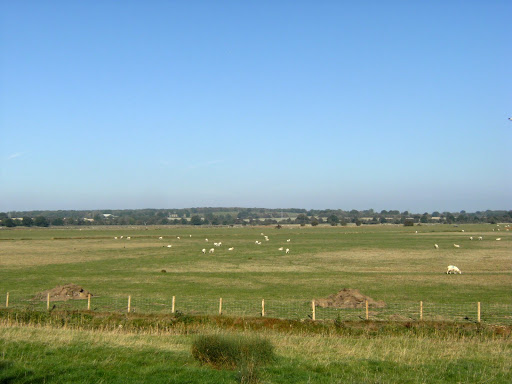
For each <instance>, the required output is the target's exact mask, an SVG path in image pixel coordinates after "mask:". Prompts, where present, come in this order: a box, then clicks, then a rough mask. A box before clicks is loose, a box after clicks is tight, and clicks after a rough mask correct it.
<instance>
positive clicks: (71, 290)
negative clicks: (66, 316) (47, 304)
mask: <svg viewBox="0 0 512 384" xmlns="http://www.w3.org/2000/svg"><path fill="white" fill-rule="evenodd" d="M48 294H50V300H51V301H63V300H80V299H87V297H88V296H89V295H91V296H93V295H92V294H91V293H90V292H88V291H86V290H85V289H83V288H82V287H81V286H79V285H76V284H66V285H60V286H58V287H55V288H53V289H49V290H47V291H44V292H40V293H38V294H37V295H35V296H34V300H46V299H47V297H48Z"/></svg>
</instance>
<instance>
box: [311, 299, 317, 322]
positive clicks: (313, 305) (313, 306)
mask: <svg viewBox="0 0 512 384" xmlns="http://www.w3.org/2000/svg"><path fill="white" fill-rule="evenodd" d="M311 309H312V312H313V313H312V319H313V321H315V320H316V313H315V311H316V309H315V300H313V301H311Z"/></svg>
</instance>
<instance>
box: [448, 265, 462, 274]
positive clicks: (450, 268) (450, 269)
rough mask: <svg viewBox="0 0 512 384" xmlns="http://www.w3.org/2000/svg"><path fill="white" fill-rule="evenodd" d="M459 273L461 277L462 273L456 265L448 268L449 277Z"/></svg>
mask: <svg viewBox="0 0 512 384" xmlns="http://www.w3.org/2000/svg"><path fill="white" fill-rule="evenodd" d="M457 273H458V274H459V275H462V272H461V271H460V269H459V268H457V267H456V266H455V265H449V266H448V269H447V270H446V274H447V275H451V274H454V275H456V274H457Z"/></svg>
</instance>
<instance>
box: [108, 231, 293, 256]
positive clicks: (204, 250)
mask: <svg viewBox="0 0 512 384" xmlns="http://www.w3.org/2000/svg"><path fill="white" fill-rule="evenodd" d="M261 235H262V236H263V237H264V239H265V241H270V239H269V238H268V236H267V235H265V234H263V233H262V234H261ZM189 236H190V237H192V235H189ZM123 238H125V239H126V240H130V239H131V237H130V236H127V237H124V236H119V237H118V236H115V237H114V239H115V240H118V239H123ZM163 239H164V238H163V237H162V236H160V237H159V238H158V240H163ZM176 239H177V240H180V239H181V238H180V237H179V236H176ZM204 240H205V241H206V242H208V238H206V239H204ZM290 241H291V239H287V240H286V242H288V243H289V242H290ZM254 243H255V244H256V245H261V241H258V240H256V241H255V242H254ZM213 245H214V246H215V247H220V246H222V242H218V243H213ZM167 248H172V244H168V245H167ZM234 249H235V247H230V248H228V251H233V250H234ZM278 250H279V251H285V253H290V249H289V248H286V250H285V249H284V247H280V248H278ZM201 253H203V254H206V248H203V249H201ZM208 253H210V254H211V253H215V248H210V249H209V250H208Z"/></svg>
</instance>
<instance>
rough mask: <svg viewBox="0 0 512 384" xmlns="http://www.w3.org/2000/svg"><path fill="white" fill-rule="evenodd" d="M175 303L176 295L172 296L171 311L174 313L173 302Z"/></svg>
mask: <svg viewBox="0 0 512 384" xmlns="http://www.w3.org/2000/svg"><path fill="white" fill-rule="evenodd" d="M175 303H176V296H173V297H172V307H171V313H174V304H175Z"/></svg>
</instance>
